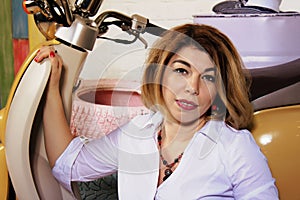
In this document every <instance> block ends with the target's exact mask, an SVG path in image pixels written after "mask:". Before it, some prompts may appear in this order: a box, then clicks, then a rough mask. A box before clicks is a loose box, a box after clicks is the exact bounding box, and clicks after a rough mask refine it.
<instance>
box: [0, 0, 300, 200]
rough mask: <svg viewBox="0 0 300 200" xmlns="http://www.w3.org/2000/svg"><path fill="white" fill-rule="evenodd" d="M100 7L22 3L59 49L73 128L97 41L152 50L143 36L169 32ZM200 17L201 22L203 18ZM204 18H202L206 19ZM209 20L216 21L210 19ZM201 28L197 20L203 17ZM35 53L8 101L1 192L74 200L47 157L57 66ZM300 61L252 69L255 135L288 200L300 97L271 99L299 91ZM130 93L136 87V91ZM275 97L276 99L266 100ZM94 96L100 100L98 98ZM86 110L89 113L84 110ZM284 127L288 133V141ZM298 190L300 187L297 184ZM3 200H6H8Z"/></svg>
mask: <svg viewBox="0 0 300 200" xmlns="http://www.w3.org/2000/svg"><path fill="white" fill-rule="evenodd" d="M101 4H102V0H81V1H79V0H77V1H76V2H75V3H74V5H71V4H70V2H68V0H62V1H61V2H60V3H58V2H57V1H55V0H25V1H24V2H23V6H24V8H25V9H26V10H27V12H28V13H30V14H33V15H34V18H35V21H36V24H37V26H38V27H39V29H40V31H41V32H42V33H43V34H44V35H45V37H46V38H47V39H48V41H47V42H45V43H43V44H41V46H42V45H52V46H55V49H56V50H57V51H58V53H59V55H60V56H61V57H62V58H63V60H64V72H63V75H62V83H61V94H62V99H63V104H64V108H65V113H66V116H67V119H68V121H69V122H70V124H72V117H73V116H72V113H73V112H74V110H73V109H74V102H73V100H74V96H75V99H76V95H77V94H78V96H80V95H81V94H80V92H78V91H79V88H85V89H86V88H90V87H91V85H88V86H87V87H83V85H84V84H86V83H83V81H82V80H80V79H79V78H78V76H79V74H80V72H81V70H82V68H83V66H84V64H85V61H86V59H87V57H88V55H90V54H91V52H93V51H94V49H93V48H94V45H95V43H96V41H97V40H107V39H108V40H110V41H114V42H117V43H122V44H131V43H134V42H137V41H140V42H141V43H142V44H143V45H144V46H145V47H147V46H148V44H147V41H146V40H145V39H143V37H142V35H143V34H144V33H149V34H152V35H155V36H159V35H161V34H162V33H163V32H164V31H165V29H164V28H162V27H159V26H156V25H154V24H152V23H150V22H149V20H148V19H146V18H144V17H142V16H139V15H133V16H131V17H129V16H127V15H124V14H122V13H119V12H116V11H106V12H103V13H100V14H98V11H99V8H100V7H101ZM221 17H222V16H221ZM195 18H199V16H198V17H195ZM200 18H201V17H200ZM223 18H224V17H223ZM203 19H204V18H201V20H203ZM205 19H206V18H205ZM207 19H211V16H209V17H207ZM195 23H197V19H196V20H195ZM205 23H207V24H212V25H215V26H216V27H217V28H218V26H219V25H217V24H214V23H211V22H209V20H207V21H205ZM45 27H46V28H45ZM111 27H118V28H120V29H121V31H122V32H125V33H127V34H128V35H129V36H131V37H132V38H133V39H132V40H124V39H112V38H107V37H104V35H106V34H107V33H108V31H109V29H110V28H111ZM37 50H38V47H37V49H36V50H34V51H33V52H32V53H31V54H30V55H29V56H28V57H27V59H26V60H25V62H24V63H23V65H22V67H21V69H20V71H19V73H18V74H17V76H16V77H15V80H14V83H13V85H12V87H11V91H10V94H9V97H8V100H7V104H6V106H5V107H4V108H3V109H1V111H0V139H1V143H2V144H3V145H2V144H1V145H2V146H0V153H1V154H0V155H1V157H0V158H4V157H6V162H5V163H4V164H3V163H1V166H3V168H2V169H3V171H4V173H3V172H2V171H0V173H3V175H2V174H1V177H3V179H2V178H1V180H4V181H1V182H4V183H5V185H4V186H3V188H4V189H3V193H6V194H7V193H8V192H7V191H8V190H9V179H10V180H11V182H12V185H13V188H14V190H15V193H16V196H17V197H18V199H72V197H71V195H70V194H69V193H68V192H67V191H66V190H65V189H64V188H63V187H61V186H60V184H59V183H58V182H57V181H56V180H55V179H54V178H53V176H52V174H51V169H50V167H49V165H48V161H47V157H46V153H45V148H44V141H43V128H42V125H41V121H42V120H41V118H42V116H41V115H42V107H43V94H44V90H45V88H46V84H47V80H48V78H49V74H50V70H51V66H50V63H49V62H48V61H47V60H45V61H44V62H43V63H41V64H37V63H36V62H34V61H33V59H34V57H35V54H36V52H37ZM299 63H300V60H299V59H295V60H292V61H291V62H288V63H283V64H279V65H278V66H277V67H276V68H275V67H274V68H273V67H272V68H269V67H268V68H258V69H251V70H250V73H251V74H252V77H253V86H252V88H251V96H252V99H251V100H252V102H254V104H255V106H256V113H255V116H254V117H255V121H256V126H255V127H254V129H253V134H254V137H255V138H256V140H257V141H258V144H259V145H261V147H262V150H263V151H264V153H266V155H267V158H268V159H269V162H270V165H271V170H272V171H274V174H275V177H277V176H278V177H279V180H278V181H279V182H278V183H279V186H280V187H279V190H280V191H283V192H281V193H282V194H283V195H284V194H286V193H291V194H292V195H293V196H295V195H297V194H299V193H297V192H299V191H296V190H295V189H293V191H291V190H289V188H291V187H289V188H288V189H287V191H288V192H284V190H286V188H287V186H286V185H287V183H286V179H284V176H286V170H283V167H282V166H284V165H285V164H287V165H288V166H289V168H288V169H289V171H288V172H291V171H292V170H293V171H292V174H291V176H293V177H300V174H299V172H297V171H296V169H298V167H299V164H300V163H299V162H296V161H295V162H294V160H295V157H292V158H290V157H291V156H289V155H292V156H296V155H298V154H299V151H300V150H299V147H297V146H300V145H299V128H298V129H297V127H299V125H298V124H297V123H299V120H300V117H299V111H300V106H299V104H300V100H299V98H298V96H296V98H294V99H292V100H291V101H288V102H287V103H285V104H282V102H280V101H279V102H280V103H275V104H274V103H273V102H274V101H269V100H270V98H271V100H272V99H275V100H278V96H281V95H282V94H290V93H295V91H297V90H298V88H299V77H300V76H299V71H300V70H298V66H299ZM274 69H275V70H274ZM285 69H289V70H288V71H289V72H292V73H286V72H287V71H286V70H285ZM270 72H272V73H270ZM273 77H280V79H279V81H278V80H275V81H276V84H275V85H274V83H275V82H272V83H273V84H270V85H269V86H268V84H266V80H270V81H274V78H273ZM268 83H271V82H268ZM114 86H115V83H112V84H111V85H109V88H115V87H114ZM122 86H124V85H122ZM118 87H120V85H119V86H118ZM284 87H287V88H289V89H288V93H285V92H283V93H281V89H282V88H284ZM290 87H292V89H290ZM124 88H125V89H124ZM127 88H128V87H127ZM130 89H133V90H134V89H135V87H133V88H130ZM124 90H126V87H123V88H122V87H121V91H124ZM126 91H127V90H126ZM134 91H135V90H134ZM277 91H279V93H277ZM274 93H275V94H274ZM84 94H87V93H84ZM131 94H132V93H131ZM269 94H270V95H271V96H272V97H270V96H268V95H269ZM83 96H84V95H81V96H80V97H83ZM93 96H94V98H95V97H96V93H94V94H93ZM94 100H95V99H94ZM77 111H78V110H77ZM82 112H83V113H84V111H82ZM282 116H284V118H282ZM86 117H88V116H86ZM283 119H288V121H287V122H285V123H282V122H283V121H285V120H283ZM274 121H275V122H274ZM275 124H276V126H275ZM286 130H288V133H289V135H288V136H287V135H286V132H287V131H286ZM278 147H279V148H283V147H284V148H287V147H290V148H291V150H289V151H287V152H284V154H285V155H286V157H288V159H285V158H283V157H282V156H281V157H280V159H279V160H276V156H277V155H278V153H280V152H278ZM4 152H5V155H4ZM282 162H284V164H282ZM6 163H7V166H6ZM291 165H293V166H291ZM293 167H294V168H293ZM285 169H286V168H285ZM283 171H284V172H283ZM8 172H9V175H8ZM291 176H289V177H291ZM9 177H10V178H9ZM282 180H283V181H282ZM288 185H290V184H288ZM294 185H295V186H296V184H294ZM281 188H283V189H282V190H281ZM0 189H1V188H0ZM74 190H75V191H77V198H78V199H80V198H82V194H80V189H78V185H77V184H76V183H75V184H74ZM1 191H2V190H1ZM4 199H7V196H6V197H4Z"/></svg>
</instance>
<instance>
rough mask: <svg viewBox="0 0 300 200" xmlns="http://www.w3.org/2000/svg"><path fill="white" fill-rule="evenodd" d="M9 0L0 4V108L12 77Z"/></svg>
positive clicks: (4, 0) (4, 101) (3, 104)
mask: <svg viewBox="0 0 300 200" xmlns="http://www.w3.org/2000/svg"><path fill="white" fill-rule="evenodd" d="M11 16H12V15H11V0H2V3H1V6H0V108H2V107H4V106H5V104H6V100H7V96H8V94H9V90H10V87H11V84H12V82H13V78H14V60H13V44H12V17H11Z"/></svg>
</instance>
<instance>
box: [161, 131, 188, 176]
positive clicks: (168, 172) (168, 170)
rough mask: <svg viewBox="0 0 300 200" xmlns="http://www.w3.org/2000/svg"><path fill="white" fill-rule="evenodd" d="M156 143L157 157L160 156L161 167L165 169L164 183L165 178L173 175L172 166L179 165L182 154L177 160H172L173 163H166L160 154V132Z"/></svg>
mask: <svg viewBox="0 0 300 200" xmlns="http://www.w3.org/2000/svg"><path fill="white" fill-rule="evenodd" d="M157 142H158V145H159V155H160V159H161V161H162V163H163V165H165V166H166V169H165V172H164V174H165V176H164V177H163V181H165V180H166V179H167V178H169V176H171V174H172V173H173V170H172V168H173V167H174V165H175V164H176V163H179V162H180V160H181V158H182V156H183V152H182V153H181V154H179V156H178V157H177V158H175V159H174V161H173V162H172V163H170V164H169V163H168V161H167V160H166V159H165V158H164V157H163V155H162V153H161V142H162V136H161V131H159V133H158V135H157Z"/></svg>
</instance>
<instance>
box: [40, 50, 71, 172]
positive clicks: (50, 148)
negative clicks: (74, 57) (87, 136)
mask: <svg viewBox="0 0 300 200" xmlns="http://www.w3.org/2000/svg"><path fill="white" fill-rule="evenodd" d="M46 58H49V59H50V62H51V75H50V78H49V81H48V85H47V89H46V98H45V99H46V101H45V106H44V113H43V125H44V133H45V146H46V152H47V157H48V160H49V164H50V166H51V168H52V167H53V166H54V164H55V162H56V160H57V159H58V157H59V156H60V155H61V154H62V152H63V151H64V150H65V149H66V147H67V146H68V144H69V143H70V142H71V140H72V139H73V135H72V134H71V131H70V128H69V125H68V123H67V120H66V117H65V113H64V108H63V104H62V99H61V95H60V88H59V82H60V77H61V72H62V66H63V65H62V64H63V62H62V59H61V57H60V56H58V55H57V54H56V53H55V49H54V47H52V46H45V47H42V48H41V49H40V50H39V52H38V53H37V56H36V57H35V59H34V60H35V61H36V62H41V61H42V60H44V59H46Z"/></svg>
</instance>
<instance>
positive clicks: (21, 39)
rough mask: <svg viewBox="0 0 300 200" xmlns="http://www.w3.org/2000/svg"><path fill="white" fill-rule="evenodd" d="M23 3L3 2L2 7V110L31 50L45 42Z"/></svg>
mask: <svg viewBox="0 0 300 200" xmlns="http://www.w3.org/2000/svg"><path fill="white" fill-rule="evenodd" d="M22 1H23V0H3V2H2V5H1V6H0V24H1V28H0V45H1V48H0V108H3V107H4V106H5V104H6V99H7V96H8V94H9V90H10V87H11V84H12V82H13V79H14V76H15V75H16V74H17V72H18V70H19V68H20V67H21V65H22V63H23V61H24V59H25V58H26V57H27V55H28V53H29V52H30V49H32V48H33V47H34V46H35V45H36V43H39V42H41V41H43V40H45V38H44V37H43V36H42V35H41V34H40V33H39V32H38V30H37V27H36V26H35V24H34V20H33V16H28V15H27V14H26V13H25V12H24V10H23V8H22Z"/></svg>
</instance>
